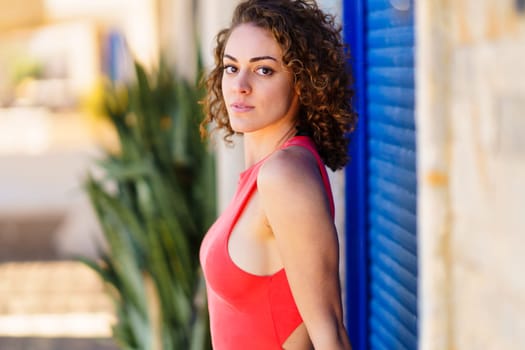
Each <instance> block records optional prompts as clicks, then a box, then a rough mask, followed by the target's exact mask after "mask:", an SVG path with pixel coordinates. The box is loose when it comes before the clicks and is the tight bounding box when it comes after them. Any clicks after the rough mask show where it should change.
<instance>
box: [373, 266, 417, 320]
mask: <svg viewBox="0 0 525 350" xmlns="http://www.w3.org/2000/svg"><path fill="white" fill-rule="evenodd" d="M370 277H371V278H372V282H371V284H372V285H373V284H374V283H377V284H378V285H379V286H380V287H381V288H383V289H385V290H388V291H389V293H390V294H391V295H392V298H395V299H397V300H398V301H399V302H400V303H402V304H403V305H404V306H405V307H406V308H407V309H408V310H410V311H412V312H413V313H414V314H415V313H416V311H417V298H416V295H415V294H414V293H413V292H412V291H410V290H408V289H407V288H406V287H405V286H403V285H402V284H401V283H400V282H399V280H396V279H395V278H394V277H393V276H391V275H390V274H389V273H386V272H385V271H383V270H382V269H381V268H380V267H379V266H378V265H374V266H372V268H371V271H370Z"/></svg>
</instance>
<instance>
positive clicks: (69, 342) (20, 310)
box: [0, 261, 116, 350]
mask: <svg viewBox="0 0 525 350" xmlns="http://www.w3.org/2000/svg"><path fill="white" fill-rule="evenodd" d="M113 320H114V316H113V311H112V304H111V301H110V300H109V298H108V297H107V295H106V294H105V291H104V289H103V286H102V284H101V282H100V280H99V279H98V276H96V275H95V274H94V273H93V272H92V271H91V270H90V269H88V268H87V267H85V266H84V265H82V264H80V263H78V262H73V261H47V262H42V261H41V262H17V263H1V264H0V350H19V349H24V350H25V349H28V350H29V349H31V350H51V349H52V350H84V349H85V350H110V349H111V350H115V349H116V347H115V345H114V344H113V343H112V342H111V340H110V339H109V338H110V336H111V322H113Z"/></svg>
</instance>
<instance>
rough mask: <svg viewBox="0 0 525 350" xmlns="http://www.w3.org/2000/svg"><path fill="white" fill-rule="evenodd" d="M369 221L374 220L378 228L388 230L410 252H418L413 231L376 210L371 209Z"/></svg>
mask: <svg viewBox="0 0 525 350" xmlns="http://www.w3.org/2000/svg"><path fill="white" fill-rule="evenodd" d="M369 221H370V222H373V223H374V225H375V226H376V227H377V229H378V230H381V231H384V232H388V233H389V236H390V238H391V239H392V240H393V241H395V242H397V243H398V244H399V245H401V246H403V247H404V248H405V249H406V250H408V251H409V252H410V253H412V254H414V255H416V254H417V243H416V237H415V235H414V234H413V233H412V232H410V231H408V230H406V229H404V228H402V227H401V226H399V225H397V224H396V223H394V222H392V221H390V220H388V218H386V217H385V216H383V215H381V213H378V212H377V211H375V210H371V211H370V214H369Z"/></svg>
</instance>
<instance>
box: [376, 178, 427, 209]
mask: <svg viewBox="0 0 525 350" xmlns="http://www.w3.org/2000/svg"><path fill="white" fill-rule="evenodd" d="M369 185H370V190H371V191H372V192H373V193H378V194H379V195H381V196H382V197H384V198H385V199H386V200H387V201H390V202H392V203H398V205H399V206H400V207H401V208H402V209H403V210H407V211H409V212H411V213H414V212H415V210H416V205H417V203H416V200H417V199H416V195H415V193H410V192H409V191H408V190H406V189H405V188H404V187H402V186H399V184H397V183H395V182H391V181H388V179H383V178H380V177H377V176H372V177H370V182H369Z"/></svg>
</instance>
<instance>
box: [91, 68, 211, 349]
mask: <svg viewBox="0 0 525 350" xmlns="http://www.w3.org/2000/svg"><path fill="white" fill-rule="evenodd" d="M135 73H136V79H135V81H134V83H132V84H129V85H127V86H119V85H116V84H108V85H107V87H106V88H105V91H104V96H105V97H104V110H105V111H106V113H107V116H108V117H109V119H110V121H111V124H112V125H113V126H114V127H115V130H116V132H117V134H118V140H119V146H120V147H119V148H120V150H119V152H117V153H113V154H112V153H109V152H108V153H107V154H106V156H105V158H104V159H102V160H101V161H100V165H101V167H102V169H103V170H104V171H103V173H104V177H102V178H100V177H99V178H97V177H95V176H94V175H89V176H88V178H87V180H86V190H87V193H88V195H89V197H90V200H91V203H92V205H93V207H94V209H95V211H96V213H97V215H98V218H99V222H100V224H101V227H102V230H103V233H104V236H105V238H106V242H107V249H105V250H103V253H102V257H101V259H100V260H98V261H93V260H89V259H81V260H83V261H84V262H85V263H86V264H88V265H89V266H90V267H91V268H93V269H94V270H95V271H97V272H98V274H99V275H100V276H101V277H102V279H103V280H104V281H105V282H106V285H107V286H108V290H109V292H110V294H111V295H112V297H113V299H114V301H115V309H116V313H117V319H118V320H117V323H116V325H115V326H114V329H113V334H114V338H115V340H116V342H117V343H118V344H119V346H120V347H121V348H122V349H137V350H157V349H159V350H160V349H162V350H173V349H184V350H186V349H192V350H204V349H209V348H210V345H209V334H208V324H207V322H208V321H207V319H208V316H207V309H206V305H205V296H204V288H203V281H202V275H201V273H200V267H199V260H198V252H199V246H200V242H201V239H202V236H203V235H204V233H205V232H206V229H207V227H208V226H209V224H210V223H211V222H212V220H213V218H214V216H215V186H214V183H215V180H214V169H213V158H212V156H211V155H210V154H209V152H208V150H207V147H206V145H205V144H204V143H203V142H202V141H201V139H200V135H199V128H198V124H199V122H200V120H201V119H202V111H201V108H200V106H199V105H198V100H199V99H200V97H201V90H200V89H199V88H197V87H196V86H197V84H190V83H188V82H187V81H185V80H183V79H180V78H177V77H176V76H175V75H174V74H173V72H172V71H171V70H170V69H168V67H167V66H166V65H165V64H163V63H162V62H161V63H160V64H159V67H158V68H157V69H156V71H154V72H152V73H149V74H148V73H147V72H146V71H145V69H144V68H143V67H142V66H141V65H140V64H138V63H135Z"/></svg>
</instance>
